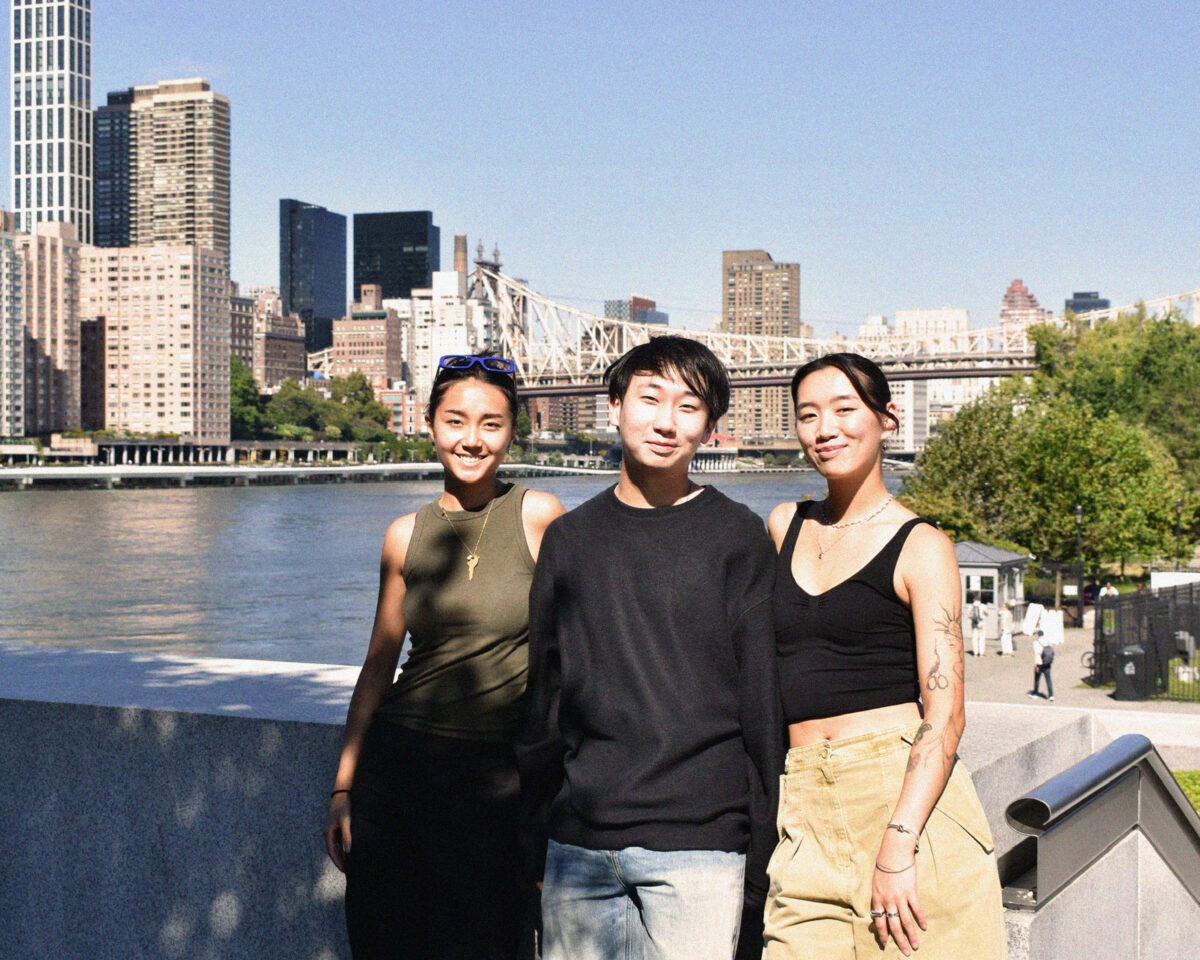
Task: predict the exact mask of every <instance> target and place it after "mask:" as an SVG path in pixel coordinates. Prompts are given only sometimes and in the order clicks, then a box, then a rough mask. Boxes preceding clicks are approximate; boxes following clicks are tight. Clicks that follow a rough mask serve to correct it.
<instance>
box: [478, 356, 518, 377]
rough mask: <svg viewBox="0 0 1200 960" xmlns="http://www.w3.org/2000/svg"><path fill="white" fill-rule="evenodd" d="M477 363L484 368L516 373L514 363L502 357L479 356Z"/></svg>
mask: <svg viewBox="0 0 1200 960" xmlns="http://www.w3.org/2000/svg"><path fill="white" fill-rule="evenodd" d="M479 363H480V365H481V366H483V368H484V369H485V370H497V371H499V372H500V373H516V370H517V367H516V364H514V363H513V362H512V361H511V360H505V359H504V358H503V357H480V358H479Z"/></svg>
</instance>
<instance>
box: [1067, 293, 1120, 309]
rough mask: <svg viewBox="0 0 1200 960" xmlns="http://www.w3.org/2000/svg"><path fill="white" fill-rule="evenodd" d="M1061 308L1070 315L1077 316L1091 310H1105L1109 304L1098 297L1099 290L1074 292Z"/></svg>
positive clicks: (1104, 299)
mask: <svg viewBox="0 0 1200 960" xmlns="http://www.w3.org/2000/svg"><path fill="white" fill-rule="evenodd" d="M1063 306H1064V308H1065V309H1066V310H1070V311H1071V313H1074V314H1076V315H1079V314H1081V313H1087V312H1089V311H1091V310H1107V309H1108V308H1109V307H1110V306H1111V304H1110V303H1109V301H1108V300H1107V299H1106V298H1104V297H1102V296H1100V291H1099V290H1087V291H1079V290H1076V291H1075V293H1073V294H1072V295H1071V299H1069V300H1067V301H1066V303H1065V304H1064V305H1063Z"/></svg>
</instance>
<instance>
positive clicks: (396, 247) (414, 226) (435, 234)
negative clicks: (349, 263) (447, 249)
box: [352, 210, 442, 300]
mask: <svg viewBox="0 0 1200 960" xmlns="http://www.w3.org/2000/svg"><path fill="white" fill-rule="evenodd" d="M441 243H442V232H441V230H440V229H439V228H438V227H436V226H434V223H433V214H432V213H431V212H430V211H428V210H411V211H408V212H396V213H356V214H355V215H354V288H353V290H352V294H353V296H355V297H357V296H359V295H360V291H361V290H362V287H363V285H364V284H373V285H375V286H378V287H379V288H380V289H381V290H382V296H383V299H384V300H394V299H398V298H401V297H409V296H411V295H412V291H413V288H414V287H417V288H422V289H428V288H429V285H430V284H431V283H432V282H433V274H434V272H435V271H437V270H441V269H442V257H441Z"/></svg>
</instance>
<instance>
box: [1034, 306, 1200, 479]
mask: <svg viewBox="0 0 1200 960" xmlns="http://www.w3.org/2000/svg"><path fill="white" fill-rule="evenodd" d="M1031 336H1032V339H1033V341H1034V346H1035V355H1036V357H1037V360H1038V364H1039V366H1040V371H1039V373H1038V374H1037V375H1036V376H1035V378H1034V385H1035V387H1036V388H1037V389H1038V390H1039V391H1040V392H1042V393H1047V394H1065V395H1067V396H1070V397H1072V398H1074V399H1075V400H1077V401H1081V402H1083V403H1086V404H1087V405H1088V406H1089V407H1090V408H1091V410H1092V411H1093V412H1094V413H1095V414H1096V415H1097V416H1101V417H1103V416H1105V415H1107V414H1108V413H1115V414H1116V415H1117V416H1119V417H1120V418H1121V419H1122V420H1124V421H1125V422H1127V423H1131V424H1136V425H1139V426H1143V427H1146V428H1147V429H1148V430H1149V431H1150V432H1151V433H1152V434H1153V435H1154V436H1155V437H1157V438H1158V439H1159V440H1160V441H1161V442H1162V444H1163V445H1164V446H1165V447H1166V448H1167V449H1168V450H1170V452H1171V454H1172V456H1173V457H1174V458H1175V460H1176V461H1177V462H1178V464H1179V467H1180V470H1181V472H1182V474H1183V478H1184V482H1185V483H1186V485H1187V488H1188V490H1189V492H1190V493H1191V495H1192V498H1193V499H1194V498H1195V497H1196V496H1198V495H1200V428H1198V427H1197V422H1196V416H1195V411H1196V409H1197V403H1198V402H1200V327H1197V326H1195V325H1193V324H1191V323H1188V322H1187V321H1186V320H1185V319H1184V318H1183V317H1182V316H1181V315H1180V314H1179V313H1177V312H1175V311H1171V312H1169V313H1167V314H1166V315H1164V316H1150V315H1148V314H1147V313H1146V310H1145V308H1144V307H1139V308H1138V309H1137V310H1135V311H1134V312H1132V313H1127V314H1123V315H1121V316H1120V317H1117V318H1116V319H1115V320H1109V321H1107V322H1104V323H1101V324H1099V325H1098V326H1096V327H1095V328H1092V327H1085V326H1082V325H1080V324H1077V323H1074V322H1073V318H1072V317H1071V316H1068V320H1067V323H1066V324H1065V325H1064V326H1063V327H1051V326H1043V327H1037V328H1034V329H1033V331H1032V333H1031Z"/></svg>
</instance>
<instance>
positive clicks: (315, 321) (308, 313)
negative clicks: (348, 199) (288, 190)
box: [279, 200, 346, 353]
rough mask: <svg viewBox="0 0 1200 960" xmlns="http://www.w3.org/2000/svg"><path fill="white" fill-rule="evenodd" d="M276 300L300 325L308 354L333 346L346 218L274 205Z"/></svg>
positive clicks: (285, 203)
mask: <svg viewBox="0 0 1200 960" xmlns="http://www.w3.org/2000/svg"><path fill="white" fill-rule="evenodd" d="M279 296H280V298H281V299H282V301H283V311H282V312H283V314H284V315H288V314H295V315H296V316H298V317H300V319H301V320H303V321H304V348H305V349H306V350H307V351H308V352H309V353H315V352H316V351H318V350H324V349H325V348H326V347H328V346H330V345H332V343H333V321H334V320H336V319H338V318H340V317H342V316H344V315H345V313H346V218H345V217H344V216H343V215H342V214H340V213H333V212H332V211H330V210H326V209H325V208H324V207H321V206H318V205H317V204H315V203H302V202H301V201H299V200H280V201H279Z"/></svg>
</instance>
